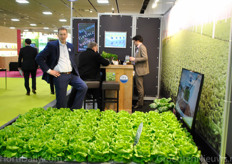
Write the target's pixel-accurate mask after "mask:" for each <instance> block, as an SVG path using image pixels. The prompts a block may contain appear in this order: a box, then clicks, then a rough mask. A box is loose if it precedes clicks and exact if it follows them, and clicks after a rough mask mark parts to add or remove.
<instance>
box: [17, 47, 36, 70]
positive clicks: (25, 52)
mask: <svg viewBox="0 0 232 164" xmlns="http://www.w3.org/2000/svg"><path fill="white" fill-rule="evenodd" d="M37 54H38V51H37V49H36V48H33V47H31V46H26V47H23V48H21V49H20V51H19V58H18V67H21V68H22V70H23V71H30V70H36V69H37V68H38V65H37V63H36V61H35V57H36V55H37Z"/></svg>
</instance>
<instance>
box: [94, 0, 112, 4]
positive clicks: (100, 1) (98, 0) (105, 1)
mask: <svg viewBox="0 0 232 164" xmlns="http://www.w3.org/2000/svg"><path fill="white" fill-rule="evenodd" d="M97 3H109V0H97Z"/></svg>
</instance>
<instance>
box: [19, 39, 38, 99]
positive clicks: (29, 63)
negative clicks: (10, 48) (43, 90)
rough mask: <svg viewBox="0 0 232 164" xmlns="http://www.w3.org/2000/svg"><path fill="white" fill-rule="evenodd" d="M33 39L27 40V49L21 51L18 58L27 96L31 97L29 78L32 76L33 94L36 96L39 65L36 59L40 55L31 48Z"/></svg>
mask: <svg viewBox="0 0 232 164" xmlns="http://www.w3.org/2000/svg"><path fill="white" fill-rule="evenodd" d="M30 44H31V39H25V47H23V48H21V49H20V52H19V58H18V67H19V70H22V71H23V75H24V85H25V88H26V90H27V93H26V95H28V96H29V95H30V87H29V76H30V74H31V78H32V92H33V93H34V94H36V70H37V68H38V65H37V63H36V61H35V57H36V55H37V54H38V51H37V49H36V48H33V47H31V46H30Z"/></svg>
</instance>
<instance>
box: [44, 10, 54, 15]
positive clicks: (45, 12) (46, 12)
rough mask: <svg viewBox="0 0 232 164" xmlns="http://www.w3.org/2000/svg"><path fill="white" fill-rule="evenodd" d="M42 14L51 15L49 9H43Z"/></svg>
mask: <svg viewBox="0 0 232 164" xmlns="http://www.w3.org/2000/svg"><path fill="white" fill-rule="evenodd" d="M43 14H44V15H52V12H50V11H44V12H43Z"/></svg>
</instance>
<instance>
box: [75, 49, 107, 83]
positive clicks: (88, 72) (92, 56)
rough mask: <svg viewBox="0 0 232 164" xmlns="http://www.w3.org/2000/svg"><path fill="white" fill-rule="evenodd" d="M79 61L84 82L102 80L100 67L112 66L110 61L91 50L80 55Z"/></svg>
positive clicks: (79, 68)
mask: <svg viewBox="0 0 232 164" xmlns="http://www.w3.org/2000/svg"><path fill="white" fill-rule="evenodd" d="M78 59H79V61H78V62H79V64H78V70H79V73H80V77H81V78H82V79H83V80H100V65H101V64H102V65H103V66H107V65H109V64H110V63H109V61H108V60H106V59H105V58H103V57H102V56H101V55H100V54H99V53H96V52H94V51H93V50H92V49H90V48H87V50H86V51H84V52H82V53H81V54H79V57H78Z"/></svg>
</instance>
